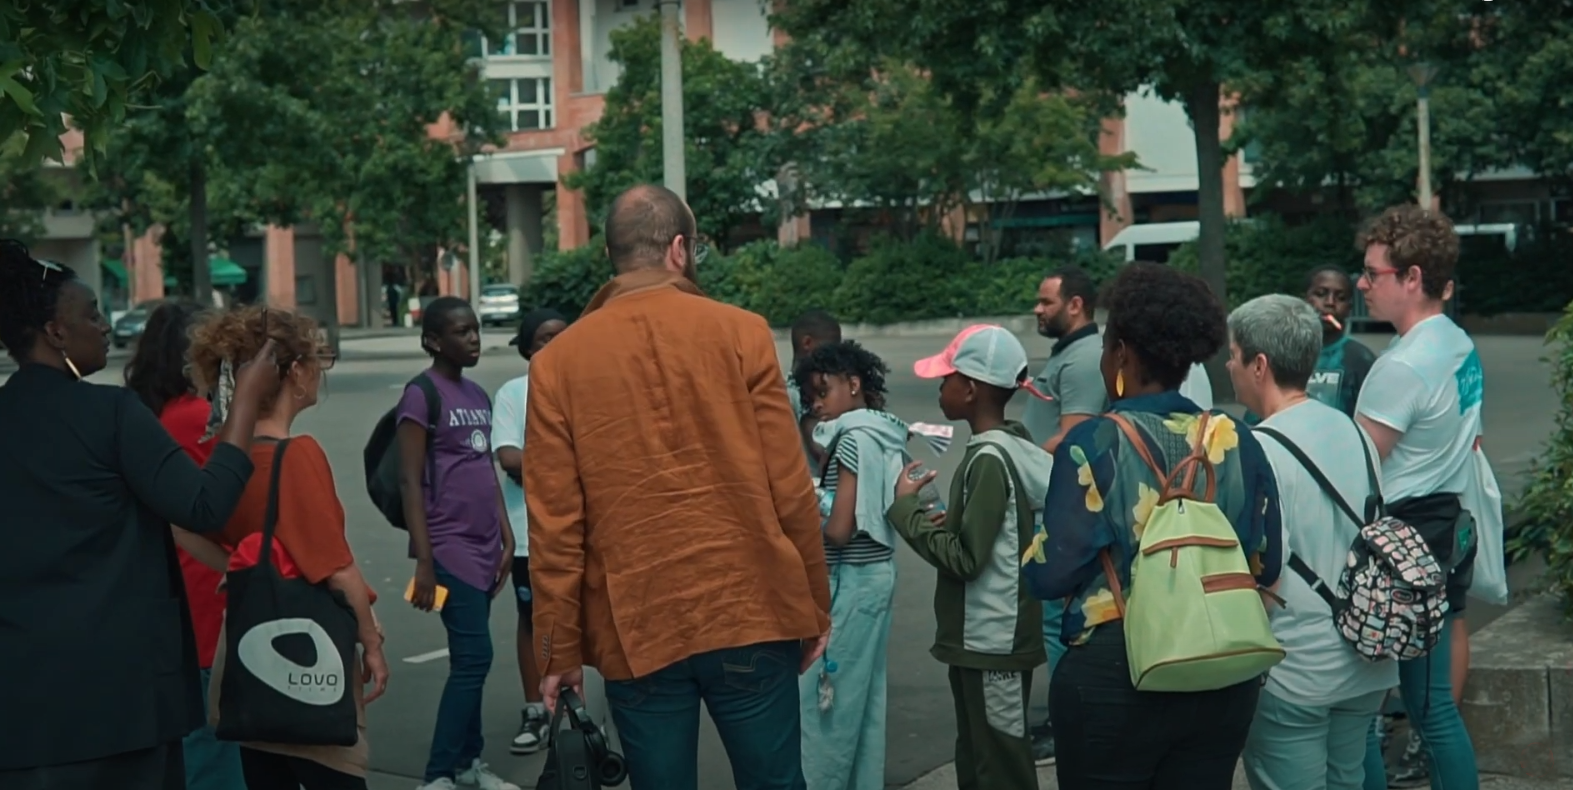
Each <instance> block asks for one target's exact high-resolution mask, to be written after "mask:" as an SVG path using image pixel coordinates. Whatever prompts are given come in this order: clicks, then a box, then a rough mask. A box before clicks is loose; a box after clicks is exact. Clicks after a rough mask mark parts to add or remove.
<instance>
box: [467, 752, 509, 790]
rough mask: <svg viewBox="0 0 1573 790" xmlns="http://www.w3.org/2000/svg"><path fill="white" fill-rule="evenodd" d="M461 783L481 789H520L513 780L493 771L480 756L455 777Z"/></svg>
mask: <svg viewBox="0 0 1573 790" xmlns="http://www.w3.org/2000/svg"><path fill="white" fill-rule="evenodd" d="M455 778H456V779H457V780H458V783H459V784H461V785H467V786H469V787H475V788H479V790H519V786H518V785H516V784H514V783H513V782H508V781H504V780H503V778H502V777H500V776H498V775H497V774H494V773H492V769H491V768H490V767H488V766H487V765H486V763H483V762H481V759H480V758H479V757H477V758H475V762H473V763H470V767H469V768H466V769H464V770H463V771H460V772H459V775H458V776H457V777H455Z"/></svg>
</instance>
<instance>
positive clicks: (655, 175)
mask: <svg viewBox="0 0 1573 790" xmlns="http://www.w3.org/2000/svg"><path fill="white" fill-rule="evenodd" d="M611 43H612V46H611V51H610V52H609V53H608V57H610V58H611V60H612V61H613V62H614V63H617V64H618V65H619V66H620V67H621V71H622V73H621V76H620V77H619V78H618V80H617V84H616V85H614V86H612V88H611V90H609V91H607V92H606V103H605V106H604V109H603V110H602V112H601V119H600V120H599V121H597V122H596V123H594V124H592V125H590V126H589V127H587V128H586V129H585V130H584V136H585V138H586V139H588V140H590V141H591V142H592V143H594V145H595V163H594V165H593V166H591V167H588V168H586V169H584V170H582V171H580V172H578V173H575V174H573V175H571V176H569V177H568V178H567V179H566V181H565V183H566V185H567V186H568V187H569V188H570V189H582V190H584V194H585V199H586V202H587V204H588V205H589V206H590V210H591V224H592V225H594V226H596V227H599V226H600V224H601V222H602V220H603V219H604V214H605V211H606V209H607V207H608V206H610V205H611V202H612V199H613V198H615V197H616V196H617V194H618V193H620V192H622V191H623V190H625V189H627V188H629V187H631V186H634V185H635V184H639V183H655V184H659V183H661V173H662V170H661V167H662V156H661V25H660V18H659V17H658V16H656V15H653V14H652V15H648V16H645V17H643V18H641V19H639V20H638V21H636V22H634V23H632V24H630V25H627V26H625V27H622V28H619V29H617V30H613V31H612V34H611ZM682 59H683V132H684V152H685V156H686V159H687V161H686V165H687V167H686V170H687V174H688V202H689V205H690V206H691V207H692V208H693V210H694V215H695V217H696V218H697V219H698V220H699V230H700V232H701V233H704V234H706V235H708V236H709V237H711V238H712V239H714V240H715V241H716V242H718V243H719V244H720V245H721V246H722V247H723V248H724V247H726V246H728V241H729V235H730V233H731V231H732V229H733V228H736V227H737V226H738V224H739V223H741V222H742V220H743V219H744V218H745V217H746V216H748V215H750V214H756V213H759V211H760V208H761V207H760V203H761V199H762V198H763V197H764V196H763V195H761V194H760V193H759V191H758V189H757V187H758V185H759V184H761V183H764V182H765V181H766V180H767V179H769V178H770V177H771V176H772V175H774V174H773V173H772V172H769V171H768V170H767V169H766V168H765V167H764V166H763V165H764V159H763V158H762V154H763V153H764V150H765V148H764V145H765V138H766V137H767V135H766V132H765V130H764V126H763V121H764V111H765V107H764V104H763V102H764V98H765V92H764V82H763V79H762V77H761V75H760V72H759V68H758V66H757V65H755V64H750V63H741V62H738V61H734V60H730V59H728V58H727V57H726V56H725V55H723V54H721V53H720V52H717V51H716V50H715V48H714V47H713V46H711V44H710V41H709V40H708V39H702V40H700V41H688V40H686V39H685V40H684V42H683V46H682Z"/></svg>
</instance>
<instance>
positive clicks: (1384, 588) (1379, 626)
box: [1254, 426, 1448, 661]
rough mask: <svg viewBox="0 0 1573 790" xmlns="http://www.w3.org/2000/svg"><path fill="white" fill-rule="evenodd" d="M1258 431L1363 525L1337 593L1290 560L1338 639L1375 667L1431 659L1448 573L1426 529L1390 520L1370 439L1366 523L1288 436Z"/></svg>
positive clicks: (1362, 444)
mask: <svg viewBox="0 0 1573 790" xmlns="http://www.w3.org/2000/svg"><path fill="white" fill-rule="evenodd" d="M1254 432H1255V433H1257V434H1265V435H1267V436H1271V437H1273V439H1274V440H1276V441H1277V442H1278V443H1279V444H1280V445H1283V448H1284V449H1285V450H1288V451H1289V453H1290V454H1291V455H1293V456H1294V457H1295V460H1297V461H1299V462H1300V465H1301V466H1303V467H1305V471H1307V472H1309V473H1310V475H1311V477H1312V478H1313V479H1315V480H1316V484H1317V485H1318V486H1320V487H1321V489H1322V491H1323V492H1325V493H1326V494H1327V496H1328V497H1329V498H1331V499H1332V500H1333V503H1334V504H1336V505H1337V506H1338V508H1339V509H1340V510H1342V511H1343V512H1344V513H1345V514H1346V515H1348V516H1349V518H1351V519H1353V520H1354V522H1355V524H1357V525H1359V526H1360V536H1359V537H1358V538H1356V539H1355V541H1354V543H1353V545H1351V546H1350V547H1349V557H1348V560H1347V561H1346V562H1345V565H1344V572H1343V575H1342V576H1341V577H1340V578H1339V580H1338V592H1337V593H1336V594H1335V593H1334V592H1333V591H1332V590H1330V589H1328V587H1327V584H1326V583H1324V582H1323V581H1322V580H1321V579H1320V578H1318V577H1317V575H1316V571H1313V570H1311V568H1310V566H1308V565H1306V564H1305V561H1304V560H1302V559H1300V558H1299V557H1298V556H1293V555H1291V556H1290V557H1289V569H1290V570H1293V571H1294V572H1295V573H1296V574H1297V575H1298V576H1299V577H1300V578H1302V579H1304V580H1305V583H1306V584H1309V585H1310V586H1311V589H1312V590H1313V591H1315V592H1316V594H1317V595H1319V596H1321V597H1322V600H1324V601H1326V602H1327V605H1328V607H1329V608H1331V609H1332V612H1333V624H1334V625H1335V626H1336V627H1337V629H1338V634H1339V635H1340V636H1342V637H1343V638H1344V641H1346V642H1348V643H1349V646H1350V647H1353V648H1354V650H1355V652H1356V653H1359V654H1360V655H1361V656H1362V657H1364V658H1367V659H1369V660H1371V661H1381V660H1384V659H1398V660H1400V661H1408V660H1411V659H1415V658H1420V657H1421V656H1424V655H1426V654H1427V653H1429V652H1431V649H1432V648H1433V647H1436V644H1437V642H1438V641H1440V640H1441V638H1442V625H1443V618H1444V617H1446V616H1447V608H1448V607H1447V593H1446V589H1445V583H1446V581H1447V574H1446V572H1445V571H1444V569H1443V567H1442V564H1441V563H1439V562H1437V559H1436V556H1435V555H1433V554H1432V553H1431V549H1430V547H1428V546H1427V545H1426V542H1425V539H1424V538H1422V537H1421V535H1420V531H1419V530H1417V529H1415V528H1414V527H1412V526H1410V525H1409V524H1406V523H1404V522H1402V521H1400V520H1398V519H1396V518H1393V517H1391V516H1389V515H1387V509H1386V507H1385V506H1384V505H1383V503H1382V496H1381V494H1380V493H1379V490H1378V484H1377V480H1376V465H1375V463H1374V462H1373V460H1372V458H1371V448H1370V446H1368V445H1367V444H1366V441H1365V433H1364V432H1363V431H1362V432H1361V433H1360V447H1361V449H1363V450H1364V451H1365V468H1366V476H1367V479H1368V480H1369V481H1370V484H1371V496H1370V497H1369V498H1368V499H1367V500H1366V516H1365V517H1364V518H1361V517H1360V516H1359V515H1358V514H1356V513H1355V511H1354V508H1352V507H1350V506H1349V503H1348V502H1346V501H1344V498H1343V497H1342V496H1341V495H1339V493H1338V489H1336V488H1334V487H1333V484H1332V482H1331V481H1329V480H1328V479H1327V476H1326V475H1324V474H1322V470H1321V469H1318V468H1317V467H1316V464H1314V463H1312V462H1311V458H1310V457H1309V456H1307V455H1306V454H1305V451H1304V450H1301V449H1300V448H1299V447H1298V446H1296V445H1295V443H1294V442H1291V441H1289V438H1288V437H1286V436H1284V435H1283V434H1282V433H1279V432H1278V431H1276V430H1274V429H1272V428H1264V427H1260V426H1258V427H1257V428H1255V429H1254Z"/></svg>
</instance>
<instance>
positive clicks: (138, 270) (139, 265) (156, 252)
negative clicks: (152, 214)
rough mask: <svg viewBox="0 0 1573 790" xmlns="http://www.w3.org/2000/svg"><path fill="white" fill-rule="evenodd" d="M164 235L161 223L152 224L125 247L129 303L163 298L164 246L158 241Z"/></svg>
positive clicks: (134, 303)
mask: <svg viewBox="0 0 1573 790" xmlns="http://www.w3.org/2000/svg"><path fill="white" fill-rule="evenodd" d="M163 235H164V226H163V225H154V226H153V227H151V228H149V229H148V231H147V232H146V233H144V234H142V235H141V236H138V237H137V238H136V239H135V240H134V241H132V243H131V246H130V247H128V248H127V252H128V254H127V255H126V258H127V260H126V266H127V267H128V272H127V275H126V276H127V277H128V278H130V279H131V282H132V283H134V284H133V285H132V287H131V294H132V298H131V304H132V306H133V307H135V306H136V305H137V304H138V303H140V302H146V301H149V300H152V299H163V298H164V248H163V247H162V246H161V245H160V244H159V243H158V239H159V237H160V236H163Z"/></svg>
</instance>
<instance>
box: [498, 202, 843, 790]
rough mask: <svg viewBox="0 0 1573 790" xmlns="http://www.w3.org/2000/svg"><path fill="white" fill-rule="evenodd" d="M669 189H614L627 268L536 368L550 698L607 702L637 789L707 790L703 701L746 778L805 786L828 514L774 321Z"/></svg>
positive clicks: (533, 556) (530, 460)
mask: <svg viewBox="0 0 1573 790" xmlns="http://www.w3.org/2000/svg"><path fill="white" fill-rule="evenodd" d="M695 225H696V223H695V221H694V215H693V213H692V212H691V211H690V210H689V208H688V206H686V205H684V203H683V201H682V199H680V198H678V197H677V195H675V194H674V193H672V192H671V191H669V190H667V189H663V188H661V187H657V186H648V185H647V186H639V187H635V188H633V189H630V190H628V191H627V192H624V193H623V194H622V195H620V196H618V198H617V199H616V200H615V201H613V203H612V208H611V211H610V212H609V215H608V217H607V220H606V228H605V231H606V251H607V254H608V256H609V257H610V258H611V260H612V263H613V265H614V266H615V267H616V270H617V276H616V277H615V278H614V279H613V280H612V281H611V282H609V283H607V284H606V286H605V287H603V288H602V289H601V290H600V292H599V293H597V294H596V295H595V298H594V299H592V300H591V302H590V304H589V306H587V307H586V308H585V311H584V315H583V316H582V317H581V318H580V319H579V320H578V321H577V322H575V323H574V324H573V325H572V326H570V327H569V328H568V329H567V331H565V332H563V334H561V335H559V336H558V337H557V339H556V340H554V341H553V342H552V344H551V345H550V346H547V347H546V348H545V349H544V350H542V351H541V352H540V353H539V354H537V355H536V357H535V358H534V360H532V362H531V370H530V397H529V404H528V406H527V408H526V419H525V441H524V446H525V452H524V490H525V500H526V504H527V506H528V509H529V534H530V584H531V587H532V589H533V593H534V599H535V617H534V626H535V640H536V657H537V658H538V659H539V660H540V662H541V673H542V675H543V677H544V678H545V679H544V680H543V681H542V686H543V688H542V693H543V694H544V695H545V699H546V704H547V706H548V709H549V710H550V709H554V708H555V705H556V698H557V694H558V690H559V689H560V688H562V687H563V686H570V687H574V688H576V689H577V690H578V691H579V693H580V694H581V696H582V694H583V689H582V684H583V678H584V674H583V667H585V666H590V667H594V668H596V669H597V670H599V672H600V673H601V675H602V676H604V677H605V678H606V697H607V702H608V703H609V705H610V707H611V710H612V720H613V722H614V723H615V724H616V726H617V730H618V735H619V737H620V739H621V741H622V747H623V751H624V753H625V756H626V757H627V758H628V763H629V778H630V781H631V784H632V786H633V790H696V788H697V786H698V743H699V704H700V701H701V700H703V701H704V703H705V706H706V707H707V708H708V709H709V711H710V716H711V718H712V719H713V720H714V721H715V724H716V728H717V729H718V730H719V731H720V734H721V739H722V742H723V743H724V744H725V745H726V748H727V753H728V756H729V758H730V759H731V762H732V769H733V773H734V776H735V779H736V782H737V787H738V790H766V789H767V788H768V789H770V790H789V789H791V788H802V787H804V782H803V773H802V767H801V758H800V746H799V738H800V727H799V719H798V710H799V704H798V685H797V675H798V674H800V673H801V672H804V671H806V669H807V667H809V666H810V665H812V663H813V662H814V660H815V659H817V658H818V657H819V656H820V655H821V654H822V653H823V652H824V648H825V644H826V642H827V640H828V637H829V631H830V616H829V612H830V587H829V580H828V577H827V574H826V568H825V557H824V549H823V544H822V541H821V537H820V527H819V509H818V505H817V502H816V500H815V497H814V492H813V484H812V482H811V481H810V479H809V476H808V469H807V467H806V466H805V465H804V464H803V458H802V454H801V453H800V452H798V445H799V441H800V439H799V435H798V431H797V426H796V423H795V422H794V420H793V415H792V408H791V405H790V404H789V402H788V399H787V393H786V384H785V381H784V380H783V378H782V376H781V366H780V363H779V361H778V360H777V357H776V350H775V341H774V337H773V335H772V334H771V332H770V328H769V327H768V326H767V325H766V324H765V321H764V320H763V319H762V318H760V317H759V316H757V315H754V314H753V313H749V312H747V311H744V310H740V309H738V308H736V307H732V306H730V305H725V304H722V303H720V302H717V301H714V300H712V299H709V298H708V297H706V296H705V295H704V294H703V293H702V292H701V291H700V290H699V287H698V285H697V284H696V283H695V266H696V262H695V245H696V242H695V240H694V237H695V233H696V227H695Z"/></svg>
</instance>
